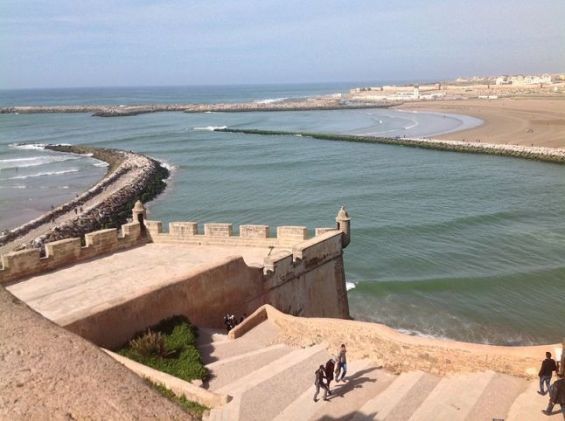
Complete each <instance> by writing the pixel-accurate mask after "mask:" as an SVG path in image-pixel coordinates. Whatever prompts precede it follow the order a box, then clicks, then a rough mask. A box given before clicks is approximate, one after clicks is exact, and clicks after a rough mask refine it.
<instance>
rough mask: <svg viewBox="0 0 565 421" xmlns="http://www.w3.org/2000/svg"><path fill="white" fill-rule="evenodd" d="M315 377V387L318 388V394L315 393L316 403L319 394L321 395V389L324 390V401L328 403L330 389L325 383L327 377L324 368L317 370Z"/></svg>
mask: <svg viewBox="0 0 565 421" xmlns="http://www.w3.org/2000/svg"><path fill="white" fill-rule="evenodd" d="M314 375H315V376H316V377H315V380H314V386H316V393H314V402H318V393H320V387H321V388H322V389H324V400H325V401H327V400H328V387H327V386H326V384H325V383H324V377H325V370H324V366H323V365H321V366H320V367H319V368H318V369H317V370H316V372H315V373H314Z"/></svg>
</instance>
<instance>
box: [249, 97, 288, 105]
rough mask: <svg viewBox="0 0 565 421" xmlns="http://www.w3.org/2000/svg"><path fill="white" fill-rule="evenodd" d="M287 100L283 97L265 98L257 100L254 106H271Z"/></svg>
mask: <svg viewBox="0 0 565 421" xmlns="http://www.w3.org/2000/svg"><path fill="white" fill-rule="evenodd" d="M287 99H288V98H287V97H283V98H265V99H259V100H257V101H254V102H255V103H256V104H272V103H274V102H282V101H286V100H287Z"/></svg>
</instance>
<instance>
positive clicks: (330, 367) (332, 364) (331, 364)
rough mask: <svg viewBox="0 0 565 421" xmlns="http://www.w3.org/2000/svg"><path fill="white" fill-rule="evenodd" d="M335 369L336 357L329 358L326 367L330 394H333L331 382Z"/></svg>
mask: <svg viewBox="0 0 565 421" xmlns="http://www.w3.org/2000/svg"><path fill="white" fill-rule="evenodd" d="M334 369H335V362H334V359H333V358H330V359H329V360H328V362H327V363H326V368H325V373H326V381H327V383H326V385H327V386H328V393H329V394H330V395H331V394H332V390H331V387H330V384H331V382H332V380H333V379H334Z"/></svg>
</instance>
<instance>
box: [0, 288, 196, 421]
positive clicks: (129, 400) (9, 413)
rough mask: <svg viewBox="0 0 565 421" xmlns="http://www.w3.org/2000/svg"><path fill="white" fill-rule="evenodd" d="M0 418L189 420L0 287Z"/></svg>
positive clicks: (98, 352)
mask: <svg viewBox="0 0 565 421" xmlns="http://www.w3.org/2000/svg"><path fill="white" fill-rule="evenodd" d="M0 309H2V310H1V311H0V419H6V420H8V419H9V420H29V419H37V420H39V419H53V420H55V419H61V420H63V419H65V420H73V419H92V420H108V419H114V420H136V419H179V420H180V419H184V420H186V419H192V417H190V415H188V414H187V413H185V412H184V411H183V410H182V409H181V408H180V407H178V406H176V405H175V404H173V403H172V402H170V401H168V400H167V399H165V398H163V397H161V396H160V395H159V394H158V393H157V392H155V391H153V390H152V389H151V388H150V387H149V386H148V385H146V384H145V383H144V381H143V380H142V379H141V378H140V377H138V376H136V375H135V374H133V373H132V372H131V371H129V370H128V369H127V368H125V367H123V366H122V365H121V364H119V363H118V362H116V361H114V360H113V359H112V358H111V357H109V356H108V355H106V354H105V353H104V352H102V351H101V350H100V349H99V348H98V347H96V346H94V345H92V344H91V343H89V342H87V341H86V340H84V339H82V338H81V337H79V336H76V335H74V334H73V333H70V332H68V331H66V330H65V329H63V328H60V327H59V326H57V325H55V324H54V323H52V322H50V321H48V320H46V319H44V318H43V317H42V316H40V315H39V314H37V313H35V312H34V311H33V310H31V309H30V308H29V307H27V305H25V304H24V303H22V302H21V301H19V300H18V299H16V298H15V297H13V296H12V295H11V294H10V293H8V292H7V291H6V290H5V289H4V288H2V287H0Z"/></svg>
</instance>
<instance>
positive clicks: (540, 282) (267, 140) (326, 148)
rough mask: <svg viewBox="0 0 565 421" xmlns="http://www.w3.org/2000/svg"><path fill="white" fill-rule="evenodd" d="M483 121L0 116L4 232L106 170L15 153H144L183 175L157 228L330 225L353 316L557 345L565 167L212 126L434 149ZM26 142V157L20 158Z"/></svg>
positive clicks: (68, 96)
mask: <svg viewBox="0 0 565 421" xmlns="http://www.w3.org/2000/svg"><path fill="white" fill-rule="evenodd" d="M351 86H353V84H328V85H279V86H242V87H237V86H235V87H234V86H232V87H198V88H197V87H181V88H102V89H62V90H44V91H41V90H29V91H0V105H26V104H27V105H32V104H50V105H54V104H86V103H89V104H90V103H97V104H100V103H107V104H110V103H111V104H130V103H150V102H153V103H155V102H171V103H173V102H174V103H184V102H237V101H244V100H245V101H276V100H280V99H281V98H296V97H304V96H308V95H319V94H329V93H335V92H343V91H346V90H347V89H349V87H351ZM480 123H481V122H480V121H479V120H477V119H474V118H471V117H465V116H457V115H448V114H442V113H421V112H420V113H414V112H402V111H399V110H388V109H371V110H338V111H305V112H272V113H266V112H264V113H204V114H184V113H156V114H144V115H139V116H133V117H123V118H95V117H91V116H90V115H88V114H35V115H0V230H2V229H7V228H10V227H13V226H15V225H18V224H20V223H23V222H25V221H26V220H29V219H31V218H33V217H36V216H39V214H41V213H42V212H44V211H46V210H48V209H49V208H50V206H52V205H57V204H59V203H62V202H64V201H65V200H68V199H70V198H72V197H74V195H75V194H77V193H79V192H81V191H83V190H85V189H86V188H88V187H89V186H90V185H92V184H94V183H95V182H96V181H97V180H98V179H99V178H101V177H102V176H103V174H104V173H105V171H106V169H105V168H104V167H103V164H102V163H100V162H99V161H96V160H94V159H92V158H89V157H82V156H69V155H64V154H59V153H55V152H50V151H45V150H42V149H41V147H40V146H35V147H32V146H25V147H22V146H21V145H20V144H22V143H25V144H44V143H70V144H89V145H93V146H101V147H115V148H120V149H128V150H133V151H136V152H142V153H146V154H148V155H150V156H152V157H154V158H156V159H159V160H162V161H163V162H165V163H167V165H169V166H170V167H171V168H173V171H172V176H171V178H170V179H169V180H168V187H167V189H166V191H165V193H164V194H162V195H161V196H160V197H158V198H157V199H156V200H155V201H153V202H151V203H150V204H149V217H150V218H151V219H159V220H162V221H164V222H169V221H179V220H181V221H182V220H191V221H194V220H196V221H199V222H202V223H204V222H231V223H233V224H234V227H237V225H239V224H247V223H257V224H268V225H270V226H271V227H272V228H273V229H274V228H275V227H276V226H277V225H305V226H308V227H309V228H310V229H311V230H313V229H314V228H315V227H324V226H334V225H335V215H336V213H337V211H338V209H339V206H340V205H342V204H344V205H346V207H347V208H348V211H349V212H350V215H351V218H352V242H351V244H350V245H349V247H348V248H347V249H346V250H345V267H346V277H347V281H348V286H349V288H350V289H349V302H350V309H351V315H352V316H353V317H354V318H356V319H360V320H368V321H374V322H380V323H385V324H387V325H389V326H391V327H393V328H396V329H399V330H401V331H404V332H406V333H410V334H414V335H430V336H434V337H445V338H453V339H459V340H464V341H472V342H482V343H493V344H511V345H515V344H539V343H553V342H557V341H560V340H561V338H562V336H563V330H562V325H563V320H565V306H563V302H562V300H563V297H564V296H565V253H563V248H564V245H565V217H564V216H565V194H564V193H565V168H564V167H563V166H560V165H556V164H548V163H541V162H535V161H526V160H520V159H514V158H504V157H495V156H487V155H473V154H460V153H455V152H440V151H431V150H422V149H415V148H408V147H401V146H391V145H374V144H356V143H347V142H328V141H323V140H316V139H310V138H302V137H297V136H259V135H243V134H232V133H220V132H214V131H212V128H213V127H222V126H228V127H239V128H242V127H246V128H263V129H273V130H275V129H281V130H305V131H318V132H336V133H354V134H375V135H385V136H405V135H406V136H415V137H423V136H425V137H428V136H433V135H434V134H438V133H446V132H450V131H454V130H459V129H461V128H465V127H472V126H474V125H478V124H480ZM18 145H20V146H18Z"/></svg>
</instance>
